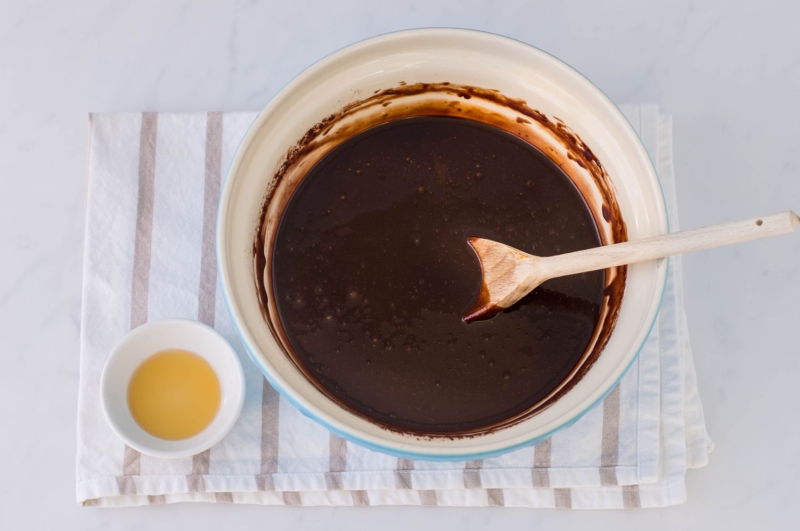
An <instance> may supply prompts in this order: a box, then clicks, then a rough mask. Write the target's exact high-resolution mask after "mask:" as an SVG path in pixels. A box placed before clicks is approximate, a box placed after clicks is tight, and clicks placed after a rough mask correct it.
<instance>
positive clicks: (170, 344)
mask: <svg viewBox="0 0 800 531" xmlns="http://www.w3.org/2000/svg"><path fill="white" fill-rule="evenodd" d="M166 349H184V350H188V351H191V352H194V353H195V354H197V355H199V356H201V357H202V358H203V359H205V360H206V361H207V362H208V363H209V364H210V365H211V367H212V368H213V369H214V372H215V373H216V375H217V378H218V379H219V384H220V394H221V401H220V405H219V411H217V415H216V416H215V417H214V420H213V421H211V424H209V425H208V426H207V427H206V428H205V429H204V430H203V431H201V432H200V433H198V434H197V435H195V436H193V437H189V438H187V439H181V440H177V441H169V440H165V439H160V438H158V437H154V436H152V435H150V434H149V433H147V432H146V431H144V430H143V429H142V428H140V427H139V425H138V424H137V423H136V421H135V420H134V419H133V417H132V416H131V413H130V410H129V408H128V400H127V394H128V393H127V391H128V383H129V382H130V379H131V376H132V375H133V372H134V371H135V370H136V368H137V367H138V366H139V364H140V363H142V361H144V360H145V359H146V358H148V357H149V356H151V355H153V354H155V353H156V352H159V351H162V350H166ZM100 387H101V393H102V396H101V399H102V404H103V410H104V412H105V414H106V417H107V418H108V421H109V423H110V424H111V427H112V428H113V429H114V431H115V432H116V433H117V435H119V436H120V438H122V439H123V440H124V441H125V442H126V443H127V444H128V445H129V446H131V447H132V448H134V449H136V450H139V451H140V452H142V453H145V454H149V455H153V456H156V457H185V456H189V455H194V454H196V453H199V452H202V451H203V450H206V449H207V448H210V447H211V446H212V445H214V444H215V443H216V442H218V441H219V440H220V439H222V437H224V436H225V434H226V433H227V432H228V431H230V429H231V427H232V426H233V424H234V423H235V422H236V419H237V418H238V416H239V413H240V411H241V409H242V404H243V403H244V373H243V371H242V367H241V363H240V362H239V358H238V357H237V356H236V353H235V352H234V351H233V349H232V348H231V346H230V345H229V344H228V342H227V341H225V339H224V338H223V337H222V336H220V335H219V334H218V333H217V332H215V331H214V330H213V329H212V328H210V327H208V326H205V325H203V324H200V323H196V322H193V321H186V320H180V319H175V320H165V321H157V322H154V323H149V324H146V325H143V326H141V327H139V328H137V329H136V330H134V331H132V332H131V333H130V334H128V335H127V336H125V337H124V338H123V339H122V341H120V343H119V344H118V345H117V346H116V348H115V349H114V350H113V351H112V353H111V355H110V356H109V358H108V360H107V361H106V366H105V368H104V370H103V376H102V381H101V385H100Z"/></svg>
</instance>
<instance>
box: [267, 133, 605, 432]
mask: <svg viewBox="0 0 800 531" xmlns="http://www.w3.org/2000/svg"><path fill="white" fill-rule="evenodd" d="M468 236H480V237H485V238H491V239H495V240H498V241H501V242H504V243H507V244H509V245H512V246H514V247H517V248H519V249H521V250H524V251H526V252H529V253H532V254H536V255H542V256H547V255H552V254H558V253H565V252H570V251H576V250H580V249H585V248H588V247H595V246H597V245H599V244H600V239H599V236H598V233H597V230H596V228H595V224H594V221H593V218H592V216H591V214H590V212H589V210H588V208H587V206H586V204H585V203H584V201H583V198H582V197H581V195H580V193H579V192H578V191H577V190H576V188H575V187H574V185H573V184H572V181H571V180H570V179H569V178H568V177H567V176H566V175H565V174H564V173H563V172H562V171H561V169H560V168H558V167H557V166H556V165H555V164H554V163H553V162H552V161H551V160H550V159H549V158H548V157H547V156H545V155H544V154H542V153H541V152H540V151H539V150H538V149H536V148H535V147H533V146H532V145H530V144H528V143H526V142H524V141H523V140H521V139H519V138H518V137H516V136H514V135H511V134H509V133H506V132H504V131H502V130H500V129H498V128H495V127H492V126H488V125H484V124H481V123H478V122H474V121H471V120H464V119H458V118H442V117H414V118H407V119H403V120H397V121H394V122H390V123H387V124H383V125H380V126H377V127H374V128H372V129H370V130H368V131H366V132H364V133H361V134H359V135H357V136H355V137H353V138H350V139H348V140H346V141H345V142H343V143H342V144H341V145H339V146H338V147H337V148H336V149H334V150H333V151H332V152H330V153H329V154H328V155H326V156H325V157H324V158H323V159H322V160H321V161H320V162H318V163H317V164H316V165H315V166H314V167H313V168H312V169H311V170H310V171H309V172H308V174H307V175H306V177H305V178H304V179H303V181H302V183H301V184H300V185H299V187H298V188H297V190H296V191H295V192H294V194H293V196H292V198H291V200H290V201H289V203H288V205H287V206H286V209H285V211H284V213H283V215H282V217H281V222H280V226H279V228H278V232H277V235H276V239H275V245H274V248H273V255H272V260H273V268H272V275H273V278H272V280H273V289H274V294H275V302H276V304H277V309H278V312H279V316H280V321H281V323H282V327H283V329H284V332H285V334H286V336H287V337H288V339H289V342H290V343H291V346H292V349H293V351H294V355H295V357H296V359H297V360H299V362H300V363H302V364H303V365H305V366H306V367H307V368H308V369H310V372H311V373H312V374H313V375H314V377H315V378H316V379H317V381H318V383H319V384H320V385H321V386H322V387H324V388H325V389H326V390H327V391H328V392H329V393H330V394H332V395H334V396H335V397H336V398H338V399H339V400H340V401H342V402H343V403H344V404H345V405H347V406H348V407H349V408H352V409H354V410H356V411H358V412H360V413H362V414H363V415H365V416H367V417H370V418H372V419H374V420H376V421H378V422H380V423H382V424H384V425H388V426H392V427H397V428H400V429H407V430H413V431H420V432H431V433H457V432H464V431H468V430H474V429H478V428H481V427H484V426H489V425H492V424H495V423H498V422H501V421H503V420H505V419H508V418H510V417H512V416H514V415H516V414H518V413H520V412H522V411H525V410H526V409H528V408H530V407H531V406H533V405H534V404H536V403H537V402H539V401H540V400H541V399H542V398H544V397H545V396H546V395H547V394H548V393H549V392H550V391H552V390H553V389H554V388H555V387H556V386H557V385H558V384H559V383H561V382H562V381H563V380H564V378H565V377H566V376H567V375H568V373H569V372H570V371H571V370H572V369H573V368H574V367H575V365H576V364H577V363H578V361H579V360H580V358H581V356H582V355H583V353H584V351H585V349H586V348H587V345H588V344H589V341H590V339H591V337H592V334H593V333H594V331H595V327H596V325H597V321H598V317H599V314H600V305H601V303H602V300H603V287H604V273H603V272H602V271H599V272H594V273H586V274H582V275H576V276H571V277H565V278H560V279H553V280H550V281H548V282H546V283H544V284H543V285H542V286H540V287H539V288H537V289H536V290H534V291H533V292H532V293H531V294H530V295H529V296H527V297H526V298H525V299H523V300H522V301H521V302H520V303H519V304H517V305H516V306H514V307H513V308H511V309H510V310H507V311H506V312H504V313H502V314H500V315H499V316H497V317H496V318H494V319H492V320H489V321H484V322H479V323H473V324H469V325H468V324H465V323H464V322H462V320H461V315H462V313H463V312H464V310H466V309H467V308H469V306H470V305H471V303H472V302H473V301H474V300H475V298H476V297H477V295H478V291H479V289H480V279H481V276H480V264H479V262H478V260H477V258H476V257H475V255H474V253H473V251H472V249H471V248H470V247H469V245H468V244H467V237H468Z"/></svg>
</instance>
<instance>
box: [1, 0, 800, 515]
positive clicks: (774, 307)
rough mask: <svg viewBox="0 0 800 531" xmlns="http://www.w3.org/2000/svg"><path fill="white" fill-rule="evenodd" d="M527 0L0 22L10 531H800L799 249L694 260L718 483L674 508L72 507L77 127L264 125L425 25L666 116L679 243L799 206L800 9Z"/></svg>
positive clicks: (694, 485) (106, 12)
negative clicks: (134, 113)
mask: <svg viewBox="0 0 800 531" xmlns="http://www.w3.org/2000/svg"><path fill="white" fill-rule="evenodd" d="M537 3H538V2H530V1H504V2H480V1H468V0H462V1H445V0H436V1H430V0H428V1H414V2H394V3H391V4H388V5H383V4H379V3H377V2H369V1H366V0H337V1H336V2H323V1H317V2H310V1H302V0H294V1H292V2H280V3H278V2H253V1H244V0H242V1H231V2H217V3H216V6H210V5H209V4H210V2H197V3H193V2H188V1H183V2H177V1H162V2H138V3H120V2H100V1H87V2H56V1H52V0H45V1H39V2H16V3H11V2H4V3H3V4H2V5H0V180H1V181H0V182H1V183H2V188H0V189H2V193H0V227H1V228H0V248H1V249H3V252H2V259H1V260H0V345H1V346H2V348H0V351H2V355H3V361H4V367H3V370H2V371H0V418H2V420H3V424H4V426H3V430H2V431H3V437H2V438H0V477H1V478H2V482H1V483H0V528H3V529H23V528H26V529H46V528H59V529H62V530H71V529H141V528H145V526H146V527H147V528H148V529H154V530H155V529H172V528H174V527H175V526H177V525H181V526H187V527H188V526H191V527H195V528H198V529H199V528H209V529H211V528H231V527H235V528H238V529H245V528H251V527H252V528H255V527H256V526H258V527H263V526H264V525H269V526H270V527H271V528H279V529H294V528H298V529H300V528H302V529H314V528H318V529H344V528H347V529H373V528H375V527H378V526H379V527H380V528H381V529H387V530H390V529H409V528H413V529H420V530H422V529H437V530H446V529H459V530H467V529H482V528H484V527H491V528H498V529H500V528H502V529H517V528H519V529H521V528H531V527H540V526H543V527H545V528H547V527H552V528H556V527H558V528H559V529H572V528H575V529H578V528H589V527H590V528H591V529H593V530H601V529H614V530H622V529H643V528H646V529H676V528H681V529H694V528H701V527H704V528H710V527H712V526H713V527H714V528H722V529H746V528H755V527H756V526H758V527H760V528H764V529H788V528H791V527H793V526H796V525H797V520H796V509H795V505H794V504H795V503H796V500H797V496H798V494H800V487H798V484H799V482H798V477H800V423H798V422H797V415H796V412H795V409H796V404H797V402H798V398H800V385H798V379H799V378H800V356H798V353H800V333H798V331H799V330H800V319H798V317H800V309H798V308H800V306H798V303H797V299H798V294H800V268H798V266H797V264H798V262H799V260H798V259H800V237H798V236H797V235H795V236H794V237H790V236H784V237H781V238H776V239H772V240H765V241H759V242H752V243H748V244H744V245H740V246H736V247H730V248H722V249H717V250H713V251H707V252H704V253H700V254H695V255H690V256H687V257H686V258H685V261H684V264H685V266H684V270H685V271H684V276H685V282H686V311H687V314H688V318H689V328H690V333H691V338H692V343H693V347H694V351H695V357H696V364H697V372H698V378H699V386H700V392H701V395H702V398H703V402H704V405H705V411H706V418H707V422H708V429H709V432H710V433H711V435H712V437H713V438H714V441H715V443H716V449H715V450H714V453H713V454H712V456H711V464H710V466H709V467H708V468H706V469H702V470H695V471H690V472H689V475H688V497H689V501H688V502H687V503H686V504H685V505H683V506H680V507H674V508H668V509H659V510H645V511H636V512H630V511H629V512H623V511H605V512H577V511H576V512H570V511H556V510H538V511H532V510H523V509H496V508H494V509H493V508H486V509H466V510H465V509H446V508H436V509H431V508H421V507H414V508H411V507H406V508H388V507H378V508H369V509H362V508H292V507H269V508H267V507H255V506H235V507H234V506H212V505H178V506H167V507H163V506H162V507H145V508H136V509H124V510H98V509H86V508H79V507H78V506H77V505H76V504H75V489H74V479H75V475H74V470H75V415H76V407H77V405H76V403H77V393H76V390H77V384H78V344H79V335H80V304H81V301H80V288H81V268H82V254H83V225H84V207H85V192H86V187H85V167H86V113H87V112H88V111H119V110H163V111H166V110H171V111H184V110H257V109H260V108H261V107H262V106H263V105H264V104H265V103H266V102H267V101H268V100H269V99H270V97H272V96H273V95H274V94H275V93H276V92H277V90H279V89H280V87H282V86H283V85H284V84H285V83H286V82H287V81H289V80H290V79H291V78H292V77H293V76H294V75H296V74H297V73H298V72H300V71H301V70H302V69H303V68H305V67H306V66H308V65H309V64H311V63H312V62H314V61H315V60H317V59H318V58H320V57H322V56H324V55H325V54H327V53H329V52H331V51H332V50H335V49H337V48H340V47H342V46H345V45H347V44H349V43H351V42H353V41H356V40H360V39H363V38H366V37H369V36H372V35H377V34H380V33H385V32H388V31H393V30H398V29H405V28H411V27H421V26H457V27H468V28H475V29H483V30H488V31H492V32H496V33H501V34H505V35H508V36H511V37H514V38H517V39H520V40H523V41H526V42H529V43H531V44H534V45H536V46H538V47H541V48H543V49H544V50H547V51H549V52H551V53H553V54H555V55H556V56H558V57H560V58H561V59H563V60H565V61H566V62H568V63H570V64H571V65H573V66H574V67H575V68H577V69H578V70H580V71H581V72H583V73H584V74H586V75H587V76H588V77H589V78H590V79H591V80H592V81H594V82H595V83H596V84H597V85H598V86H600V88H601V89H603V90H604V91H605V92H606V93H607V94H608V95H609V96H610V97H611V98H612V99H613V100H615V101H617V102H657V103H659V104H660V105H661V107H662V109H663V110H664V111H666V112H669V113H671V114H673V116H674V133H675V141H674V149H675V165H676V180H677V188H678V198H679V205H680V207H679V210H680V216H681V225H682V226H683V227H685V228H691V227H697V226H702V225H705V224H711V223H714V222H719V221H728V220H733V219H736V218H738V217H751V216H757V215H763V214H768V213H772V212H774V211H778V210H784V209H787V208H793V209H795V210H800V151H798V149H797V145H796V144H797V139H798V130H799V129H798V126H797V121H798V118H800V105H798V103H797V94H798V93H800V52H799V51H798V50H800V41H799V40H798V37H797V28H796V24H797V20H798V19H800V4H798V3H796V2H793V1H791V0H789V1H782V2H781V1H778V2H772V3H770V5H769V6H766V5H765V4H764V3H761V2H758V3H756V2H752V3H749V4H750V5H746V6H745V5H740V6H739V7H737V8H736V9H732V8H731V4H730V3H729V2H725V1H723V0H713V1H706V2H694V1H691V0H665V1H659V2H639V1H637V0H618V1H614V2H592V1H585V2H547V3H544V2H541V3H539V4H541V5H539V6H536V5H535V4H537ZM601 4H602V7H601ZM742 4H743V3H742ZM156 5H158V6H159V7H155V6H156ZM379 5H380V6H381V8H380V9H378V6H379Z"/></svg>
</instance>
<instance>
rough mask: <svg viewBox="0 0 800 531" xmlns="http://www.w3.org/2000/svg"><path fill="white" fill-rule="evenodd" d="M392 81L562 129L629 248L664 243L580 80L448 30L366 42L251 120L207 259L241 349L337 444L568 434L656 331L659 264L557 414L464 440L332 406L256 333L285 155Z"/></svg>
mask: <svg viewBox="0 0 800 531" xmlns="http://www.w3.org/2000/svg"><path fill="white" fill-rule="evenodd" d="M401 81H404V82H406V83H415V82H444V81H449V82H451V83H458V84H465V85H474V86H479V87H486V88H493V89H498V90H500V91H501V92H502V93H503V94H505V95H507V96H511V97H516V98H522V99H524V100H526V101H527V102H528V103H529V105H530V106H531V107H532V108H534V109H537V110H539V111H541V112H544V113H545V114H547V115H548V116H556V117H558V118H560V119H561V120H563V121H564V122H565V123H566V124H567V125H568V126H569V127H570V128H572V130H573V131H575V132H576V133H577V134H578V135H579V136H580V137H581V138H582V139H583V140H584V141H585V142H586V144H587V145H588V146H589V147H590V148H591V149H592V151H593V152H594V153H595V155H596V156H597V157H598V159H599V160H600V161H601V162H602V164H603V165H604V166H605V168H606V170H607V172H608V174H609V176H610V177H611V180H612V182H613V184H614V186H615V188H616V193H617V199H618V202H619V205H620V208H621V211H622V214H623V217H624V220H625V222H626V224H627V227H628V237H629V239H631V240H636V239H641V238H645V237H648V236H653V235H656V234H662V233H665V232H667V218H666V210H665V206H664V199H663V196H662V192H661V188H660V185H659V182H658V177H657V175H656V173H655V170H654V169H653V165H652V163H651V161H650V158H649V157H648V154H647V152H646V151H645V149H644V147H643V145H642V143H641V141H640V140H639V138H638V137H637V136H636V134H635V132H634V131H633V129H632V128H631V126H630V124H629V123H628V122H627V120H626V119H625V117H624V116H623V115H622V113H621V112H620V111H619V110H618V109H617V107H616V106H615V105H614V104H613V103H612V102H611V101H610V100H609V99H608V98H607V97H606V96H605V95H604V94H603V93H602V92H601V91H600V90H599V89H597V87H595V86H594V85H593V84H592V83H591V82H589V81H588V80H587V79H586V78H584V77H583V76H582V75H581V74H579V73H578V72H576V71H575V70H573V69H572V68H571V67H569V66H568V65H566V64H564V63H563V62H561V61H559V60H558V59H556V58H554V57H552V56H550V55H548V54H546V53H544V52H542V51H541V50H538V49H536V48H533V47H531V46H529V45H527V44H524V43H521V42H517V41H514V40H511V39H508V38H505V37H500V36H497V35H493V34H488V33H482V32H475V31H468V30H456V29H424V30H411V31H404V32H399V33H392V34H387V35H383V36H380V37H376V38H373V39H369V40H366V41H363V42H360V43H357V44H354V45H352V46H349V47H347V48H345V49H343V50H340V51H338V52H336V53H334V54H332V55H330V56H328V57H326V58H324V59H323V60H321V61H319V62H318V63H316V64H314V65H313V66H311V67H310V68H309V69H308V70H306V71H305V72H303V73H302V74H300V75H299V76H298V77H297V78H295V79H294V80H293V81H292V82H291V83H289V84H288V85H287V86H286V87H284V88H283V90H281V91H280V92H279V93H278V95H277V96H276V97H275V98H274V99H273V100H272V101H271V102H270V103H269V104H268V105H267V107H266V108H265V109H264V110H263V111H262V112H261V114H260V115H259V116H258V118H256V120H255V121H254V123H253V124H252V126H251V128H250V130H249V131H248V133H247V135H246V136H245V138H244V139H243V140H242V143H241V145H240V146H239V149H238V151H237V153H236V156H235V158H234V160H233V163H232V165H231V168H230V170H229V173H228V177H227V180H226V182H225V184H224V188H223V191H222V197H221V202H220V209H219V220H218V234H217V254H218V261H219V268H220V275H221V280H222V284H223V291H224V293H225V298H226V301H227V303H228V307H229V310H230V312H231V316H232V318H233V322H234V323H235V325H236V327H237V329H238V331H239V334H240V336H241V338H242V340H243V341H244V343H245V346H246V347H247V349H248V351H249V352H250V355H251V357H252V358H253V360H254V362H255V363H256V364H257V365H258V367H259V368H260V369H261V370H262V371H263V372H264V374H265V375H266V376H267V378H268V379H269V381H270V382H271V383H272V385H273V386H274V387H275V388H276V389H278V390H279V391H280V392H281V393H282V394H283V395H284V396H285V397H286V398H288V399H289V400H290V401H291V402H292V403H293V404H295V405H296V406H297V407H299V408H300V409H301V410H302V411H303V412H304V413H305V414H307V415H308V416H310V417H312V418H314V419H315V420H317V421H319V422H321V423H322V424H324V425H325V426H327V427H328V428H329V429H331V430H333V431H334V432H336V433H337V434H339V435H341V436H343V437H345V438H347V439H349V440H351V441H354V442H356V443H358V444H362V445H364V446H367V447H369V448H372V449H375V450H379V451H383V452H387V453H391V454H394V455H398V456H402V457H406V458H422V459H437V460H443V459H444V460H462V459H476V458H481V457H488V456H491V455H498V454H501V453H504V452H506V451H509V450H512V449H514V448H518V447H521V446H525V445H528V444H532V443H535V442H536V441H537V440H540V439H542V438H543V437H546V436H548V435H549V434H551V433H552V432H554V431H555V430H557V429H560V428H563V427H565V426H567V425H569V424H571V423H573V422H574V421H576V420H577V419H578V418H579V417H580V416H581V415H582V414H583V413H585V412H586V411H587V410H589V409H590V408H591V407H592V406H593V405H595V404H597V403H598V402H599V401H600V400H601V399H602V398H603V397H604V396H605V395H606V394H607V393H608V392H609V391H610V390H611V389H612V388H613V386H614V385H615V384H616V382H618V381H619V379H620V378H621V377H622V375H623V374H624V373H625V371H626V370H627V368H628V367H629V366H630V365H631V363H632V362H633V360H634V359H635V358H636V356H637V354H638V352H639V350H640V348H641V347H642V345H643V343H644V341H645V339H646V338H647V335H648V334H649V332H650V329H651V327H652V325H653V323H654V322H655V317H656V314H657V312H658V308H659V305H660V302H661V296H662V294H663V291H664V284H665V279H666V268H667V264H666V261H663V260H662V261H658V262H649V263H643V264H637V265H634V266H630V267H629V270H628V278H627V285H626V289H625V295H624V299H623V303H622V307H621V310H620V315H619V320H618V322H617V326H616V329H615V330H614V332H613V334H612V336H611V338H610V340H609V342H608V344H607V346H606V348H605V350H604V352H603V353H602V355H601V356H600V357H599V359H598V360H597V362H596V363H595V364H594V366H593V367H592V368H591V369H590V370H589V372H588V373H587V374H586V375H585V376H584V377H583V379H582V380H581V381H580V382H578V384H577V385H575V386H574V387H573V388H572V389H571V390H570V391H569V392H568V393H566V394H565V395H564V396H563V397H562V398H560V399H559V400H558V401H557V402H556V403H555V404H553V405H552V406H551V407H549V408H548V409H546V410H544V411H543V412H541V413H539V414H537V415H535V416H533V417H531V418H530V419H528V420H525V421H523V422H521V423H519V424H516V425H514V426H511V427H508V428H504V429H502V430H499V431H496V432H494V433H489V434H486V435H481V436H478V437H472V438H464V439H452V440H451V439H446V438H422V437H415V436H411V435H405V434H401V433H395V432H392V431H388V430H386V429H384V428H381V427H379V426H377V425H375V424H373V423H370V422H368V421H366V420H364V419H362V418H359V417H357V416H355V415H353V414H351V413H348V412H347V411H345V410H344V409H342V408H340V407H339V406H337V405H336V404H334V403H333V402H331V401H330V400H329V399H328V398H326V397H325V396H324V395H323V394H322V393H321V392H319V391H318V390H317V389H316V388H315V387H314V386H313V385H312V384H311V383H310V382H309V381H308V380H306V378H305V377H304V376H303V375H302V374H301V373H300V372H299V370H298V369H297V368H296V367H295V366H294V365H293V364H292V362H291V361H290V360H289V358H288V357H287V356H286V355H285V354H284V353H283V352H282V351H281V350H280V348H279V347H278V343H277V342H276V341H275V339H274V338H273V337H272V335H271V333H270V330H269V328H268V327H267V326H266V325H265V324H264V320H263V317H262V315H261V311H260V309H259V301H258V298H257V294H256V290H255V287H254V286H255V284H254V272H253V258H252V252H253V237H254V235H255V231H256V225H257V223H258V219H259V212H260V208H261V203H262V198H263V196H264V193H265V190H266V189H267V185H268V183H269V181H270V179H271V177H272V174H273V172H274V170H275V168H276V167H277V165H278V163H279V161H280V159H281V157H282V156H283V155H284V153H285V152H286V150H287V149H288V148H289V147H290V146H291V145H292V144H294V143H295V142H296V141H297V140H298V139H299V138H300V137H301V136H302V135H303V133H305V132H306V131H307V130H308V129H309V128H310V127H311V126H312V125H314V124H315V123H317V122H318V121H319V120H320V119H321V118H323V117H325V116H327V115H329V114H331V113H332V112H334V111H336V110H338V109H339V108H341V107H342V106H343V105H345V104H347V103H350V102H353V101H356V100H359V99H362V98H364V97H366V96H368V95H371V94H372V93H373V92H374V91H376V90H378V89H385V88H389V87H392V86H395V85H397V84H398V83H399V82H401Z"/></svg>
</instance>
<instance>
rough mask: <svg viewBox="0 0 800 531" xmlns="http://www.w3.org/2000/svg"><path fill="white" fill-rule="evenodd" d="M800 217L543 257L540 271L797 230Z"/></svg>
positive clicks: (564, 271) (556, 273)
mask: <svg viewBox="0 0 800 531" xmlns="http://www.w3.org/2000/svg"><path fill="white" fill-rule="evenodd" d="M798 224H800V218H798V216H797V214H795V213H794V212H791V211H786V212H781V213H779V214H773V215H771V216H765V217H761V218H753V219H747V220H742V221H733V222H731V223H722V224H720V225H712V226H710V227H705V228H702V229H692V230H686V231H681V232H675V233H672V234H664V235H661V236H653V237H652V238H646V239H644V240H638V241H632V242H624V243H616V244H613V245H605V246H602V247H596V248H594V249H587V250H585V251H577V252H574V253H566V254H561V255H557V256H551V257H547V258H541V262H540V263H539V271H540V272H541V274H542V275H543V276H544V277H546V278H555V277H562V276H566V275H573V274H575V273H584V272H586V271H596V270H598V269H606V268H608V267H614V266H619V265H623V264H634V263H636V262H644V261H647V260H655V259H657V258H664V257H665V256H672V255H676V254H683V253H690V252H692V251H702V250H703V249H711V248H712V247H721V246H723V245H730V244H732V243H739V242H745V241H748V240H755V239H758V238H766V237H767V236H777V235H779V234H786V233H789V232H792V231H794V229H795V228H797V225H798Z"/></svg>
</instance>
